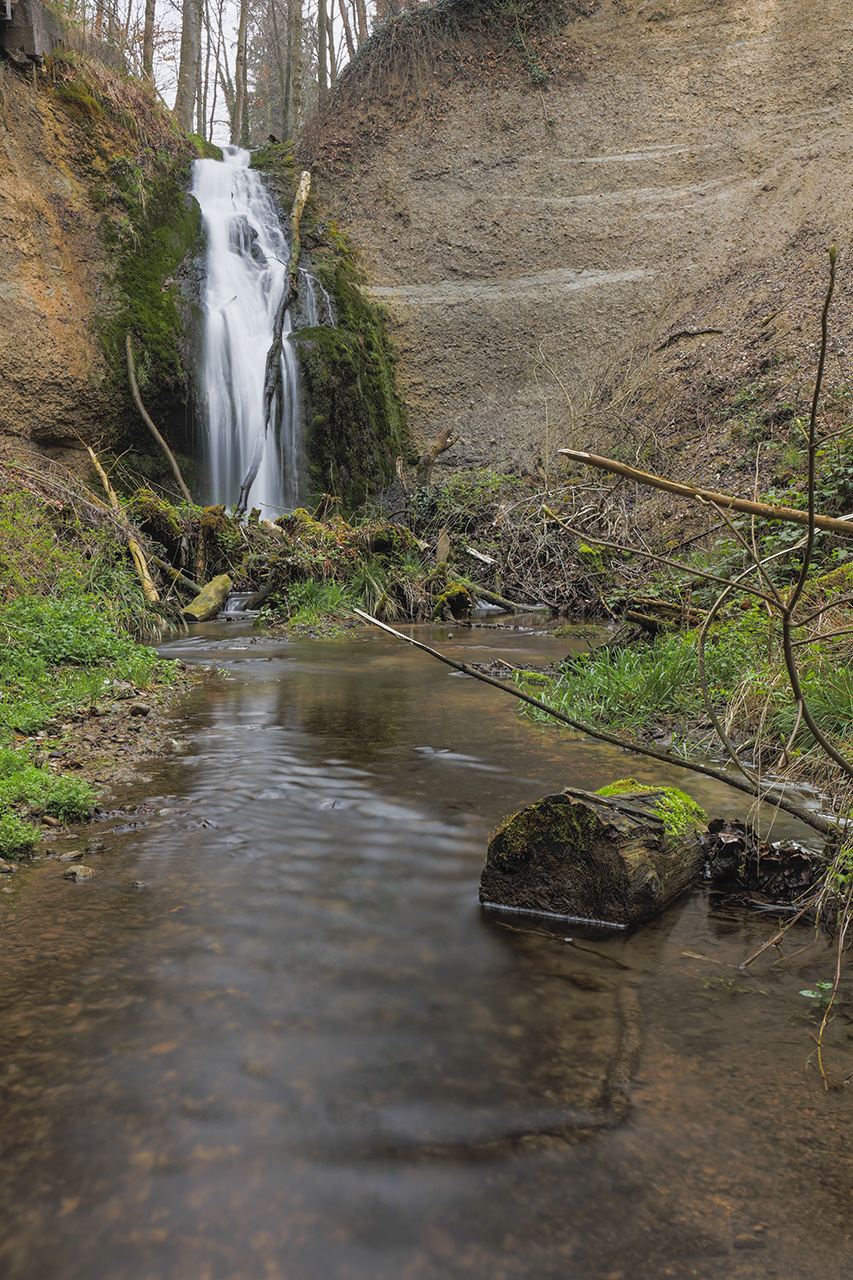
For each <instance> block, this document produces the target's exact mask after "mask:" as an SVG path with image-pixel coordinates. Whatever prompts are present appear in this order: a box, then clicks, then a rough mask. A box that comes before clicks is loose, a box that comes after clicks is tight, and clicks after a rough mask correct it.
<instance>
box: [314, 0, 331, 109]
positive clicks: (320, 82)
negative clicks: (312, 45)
mask: <svg viewBox="0 0 853 1280" xmlns="http://www.w3.org/2000/svg"><path fill="white" fill-rule="evenodd" d="M326 34H327V33H326V0H317V98H318V101H319V104H320V106H322V105H323V103H324V102H325V100H326V95H327V94H328V92H329V72H328V54H327V45H326Z"/></svg>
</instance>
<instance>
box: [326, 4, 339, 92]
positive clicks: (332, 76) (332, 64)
mask: <svg viewBox="0 0 853 1280" xmlns="http://www.w3.org/2000/svg"><path fill="white" fill-rule="evenodd" d="M333 10H334V6H332V7H330V9H329V12H328V13H327V14H326V35H327V37H328V41H329V84H330V85H333V84H334V83H335V81H336V80H337V78H338V59H337V56H336V54H335V24H334V21H333V19H332V13H333Z"/></svg>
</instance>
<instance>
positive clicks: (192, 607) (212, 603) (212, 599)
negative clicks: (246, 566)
mask: <svg viewBox="0 0 853 1280" xmlns="http://www.w3.org/2000/svg"><path fill="white" fill-rule="evenodd" d="M233 585H234V584H233V583H232V581H231V579H230V578H229V577H228V574H227V573H220V574H219V575H218V576H217V577H216V578H211V580H210V582H208V583H206V584H205V585H204V586H203V587H202V589H201V591H200V592H199V594H198V595H197V596H196V598H195V600H193V602H192V604H188V605H187V607H186V609H184V610H183V616H184V617H185V618H186V620H187V622H207V621H208V620H209V619H210V618H215V617H216V615H217V613H219V610H220V609H221V608H222V606H223V605H224V603H225V599H226V597H227V595H228V593H229V591H230V590H231V588H232V586H233Z"/></svg>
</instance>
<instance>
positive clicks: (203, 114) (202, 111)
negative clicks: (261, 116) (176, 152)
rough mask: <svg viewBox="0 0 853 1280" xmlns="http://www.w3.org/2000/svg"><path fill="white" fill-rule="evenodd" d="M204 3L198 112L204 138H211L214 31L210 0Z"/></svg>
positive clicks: (199, 125)
mask: <svg viewBox="0 0 853 1280" xmlns="http://www.w3.org/2000/svg"><path fill="white" fill-rule="evenodd" d="M202 3H203V5H204V9H203V14H202V16H203V18H204V83H203V84H202V90H201V103H200V106H199V112H198V119H199V124H198V131H199V133H200V134H201V136H202V137H203V138H209V137H210V134H209V133H208V132H207V103H208V95H209V93H210V59H211V55H212V51H213V33H212V30H211V22H210V0H202Z"/></svg>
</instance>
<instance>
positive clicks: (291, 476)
mask: <svg viewBox="0 0 853 1280" xmlns="http://www.w3.org/2000/svg"><path fill="white" fill-rule="evenodd" d="M223 154H224V160H223V161H222V162H220V161H218V160H197V161H196V162H195V166H194V171H193V195H194V196H195V198H196V200H197V201H198V203H199V205H200V207H201V212H202V217H203V219H204V226H205V230H206V232H207V282H206V287H205V294H204V301H205V312H206V315H205V334H204V370H203V381H204V390H205V399H206V410H207V463H208V466H209V470H210V483H211V490H212V497H213V500H214V501H215V502H222V503H225V504H226V506H233V505H234V504H235V503H236V502H237V500H238V497H239V495H240V488H241V486H242V484H243V481H244V480H245V478H246V476H247V474H248V472H249V469H250V466H251V464H252V459H253V456H254V454H255V451H256V449H257V448H258V445H259V442H262V446H263V456H262V458H261V464H260V467H259V468H258V473H257V476H256V477H255V480H254V483H253V484H252V486H251V488H250V490H249V495H248V503H247V505H248V507H252V506H255V507H260V508H261V511H262V514H263V515H264V516H265V517H267V518H268V519H275V518H276V516H279V515H281V513H282V511H286V510H290V509H292V508H293V507H295V506H296V505H297V503H298V497H299V454H300V444H301V442H300V431H299V425H300V422H299V394H298V384H297V374H298V362H297V359H296V354H295V352H294V351H293V348H292V346H291V344H290V342H289V341H288V339H287V335H288V334H289V333H290V332H291V327H292V326H291V318H290V316H289V315H286V316H285V320H284V331H283V332H284V341H283V342H282V355H281V362H282V369H281V374H282V377H281V385H282V395H281V401H282V403H280V404H276V405H275V406H274V410H273V413H272V415H271V420H270V427H269V431H268V432H267V433H266V438H264V433H265V422H264V374H265V369H266V360H267V353H268V351H269V349H270V346H271V344H272V341H273V321H274V318H275V314H276V309H277V307H278V304H279V301H280V300H281V297H282V293H283V291H284V289H285V288H286V286H287V260H288V255H289V252H290V250H289V246H288V243H287V240H286V238H285V236H284V233H283V232H282V229H281V226H280V223H279V220H278V214H277V213H276V209H275V205H274V204H273V201H272V198H271V197H270V195H269V194H268V192H267V191H266V190H265V188H264V185H263V183H262V182H261V180H260V178H259V177H258V175H257V174H256V173H254V172H253V171H252V170H250V169H249V168H248V164H249V152H248V151H242V150H241V149H240V148H238V147H226V148H225V149H224V153H223ZM311 293H312V301H313V290H312V291H311Z"/></svg>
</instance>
